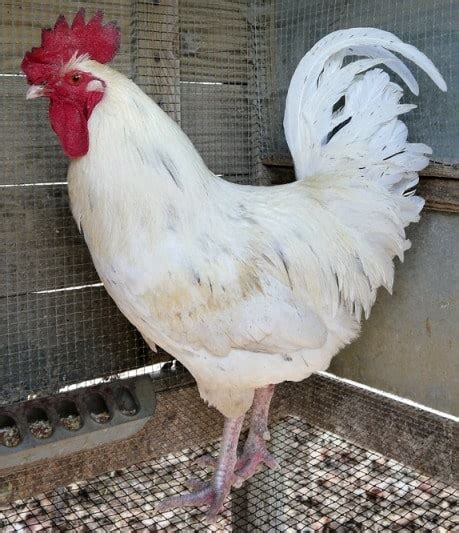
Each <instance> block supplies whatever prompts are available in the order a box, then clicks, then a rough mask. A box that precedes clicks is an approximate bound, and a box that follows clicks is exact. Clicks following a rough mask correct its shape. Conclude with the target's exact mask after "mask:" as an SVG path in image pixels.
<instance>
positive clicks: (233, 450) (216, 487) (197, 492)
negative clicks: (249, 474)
mask: <svg viewBox="0 0 459 533" xmlns="http://www.w3.org/2000/svg"><path fill="white" fill-rule="evenodd" d="M244 418H245V416H244V415H243V416H240V417H239V418H225V425H224V428H223V437H222V442H221V445H220V454H219V456H218V462H217V468H216V470H215V473H214V475H213V477H212V480H211V481H210V483H204V482H201V481H191V482H190V483H189V487H190V488H191V489H192V492H190V493H187V494H182V495H180V496H172V497H170V498H166V499H165V500H163V501H162V502H160V503H159V504H158V506H157V507H156V510H157V512H159V513H164V512H166V511H169V510H171V509H175V508H176V507H199V506H201V505H209V506H210V507H209V510H208V512H207V518H208V519H209V521H211V522H214V521H215V519H216V517H217V515H218V513H219V512H220V511H221V509H222V507H223V503H224V501H225V499H226V497H227V496H228V494H229V493H230V490H231V486H232V484H233V481H234V468H235V466H236V460H237V444H238V441H239V435H240V433H241V428H242V423H243V422H244Z"/></svg>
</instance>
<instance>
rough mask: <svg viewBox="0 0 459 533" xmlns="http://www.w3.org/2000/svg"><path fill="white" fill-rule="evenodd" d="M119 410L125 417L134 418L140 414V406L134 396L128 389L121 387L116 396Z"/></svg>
mask: <svg viewBox="0 0 459 533" xmlns="http://www.w3.org/2000/svg"><path fill="white" fill-rule="evenodd" d="M115 401H116V405H117V406H118V409H119V410H120V412H121V413H122V414H123V415H126V416H134V415H136V414H137V413H138V412H139V406H138V404H137V402H136V400H135V398H134V395H133V394H132V392H131V391H130V390H129V389H128V388H127V387H120V388H119V389H118V390H117V391H116V394H115Z"/></svg>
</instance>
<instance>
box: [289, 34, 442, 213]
mask: <svg viewBox="0 0 459 533" xmlns="http://www.w3.org/2000/svg"><path fill="white" fill-rule="evenodd" d="M392 51H393V52H398V53H399V54H400V55H402V56H404V57H405V58H407V59H410V60H411V61H413V62H414V63H415V64H416V65H418V66H419V67H420V68H422V69H423V70H424V71H425V72H426V73H427V74H428V76H429V77H430V78H431V79H432V80H433V81H434V83H436V85H437V86H438V87H439V88H440V89H441V90H442V91H446V83H445V80H444V79H443V78H442V76H441V74H440V73H439V72H438V70H437V69H436V67H435V66H434V64H433V63H432V61H430V59H428V58H427V57H426V56H425V55H424V54H423V53H421V52H420V51H419V50H418V49H417V48H415V47H414V46H412V45H409V44H406V43H403V42H402V41H401V40H400V39H398V38H397V37H396V36H395V35H393V34H391V33H389V32H387V31H383V30H378V29H374V28H354V29H349V30H342V31H336V32H334V33H331V34H330V35H327V36H326V37H324V38H323V39H321V40H320V41H319V42H318V43H316V44H315V46H314V47H313V48H312V49H311V50H310V51H309V52H308V53H307V54H306V55H305V56H304V57H303V59H302V60H301V61H300V63H299V65H298V67H297V69H296V71H295V73H294V75H293V78H292V81H291V83H290V87H289V90H288V94H287V102H286V109H285V117H284V129H285V135H286V138H287V143H288V146H289V148H290V152H291V154H292V157H293V161H294V165H295V173H296V177H297V179H304V178H306V177H307V176H312V175H314V174H323V173H336V172H339V173H341V174H343V173H349V174H351V175H352V176H356V175H360V176H362V178H367V179H371V180H379V181H380V182H381V183H382V184H383V185H384V186H385V187H387V188H388V189H390V190H392V191H394V192H395V193H397V194H402V195H409V194H413V187H414V186H415V185H416V184H417V183H418V181H419V178H418V175H417V172H418V171H419V170H422V169H423V168H424V167H426V166H427V165H428V162H429V159H428V154H430V153H431V149H430V148H429V147H428V146H426V145H425V144H417V143H416V144H414V143H408V142H407V133H408V132H407V128H406V126H405V124H404V123H403V122H401V121H400V120H398V115H400V114H402V113H406V112H408V111H410V110H411V109H413V108H415V107H416V106H415V105H410V104H400V103H399V102H400V99H401V97H402V95H403V90H402V88H401V87H400V86H399V85H397V84H396V83H394V82H392V81H390V78H389V75H388V74H387V73H386V72H384V71H383V70H381V69H380V68H374V67H376V65H378V64H383V65H386V66H387V67H388V68H390V69H391V70H392V71H393V72H395V73H396V74H398V76H400V78H401V79H402V80H403V81H404V82H405V83H406V85H407V86H408V87H409V89H410V90H411V92H413V93H414V94H415V95H417V94H419V87H418V84H417V82H416V80H415V78H414V77H413V75H412V74H411V72H410V71H409V69H408V68H407V67H406V65H405V64H404V63H403V62H402V61H401V60H400V59H399V58H398V57H397V56H395V55H394V54H393V53H392ZM346 56H363V57H364V59H362V58H360V59H357V60H355V61H352V62H350V63H348V64H346V65H345V66H343V60H344V58H345V57H346ZM421 208H422V205H421V206H420V208H419V210H420V209H421Z"/></svg>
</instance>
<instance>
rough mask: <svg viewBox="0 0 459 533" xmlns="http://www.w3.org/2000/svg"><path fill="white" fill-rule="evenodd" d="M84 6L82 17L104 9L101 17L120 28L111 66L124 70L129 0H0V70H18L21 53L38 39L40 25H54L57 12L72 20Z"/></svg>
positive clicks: (128, 61) (128, 44)
mask: <svg viewBox="0 0 459 533" xmlns="http://www.w3.org/2000/svg"><path fill="white" fill-rule="evenodd" d="M82 6H83V7H84V8H85V9H86V20H88V19H89V17H91V16H92V15H93V14H94V13H95V12H96V10H97V9H102V11H103V12H104V15H105V16H104V20H105V21H107V22H110V21H112V20H115V21H117V23H118V25H119V26H120V28H121V37H122V40H121V48H120V51H119V53H118V55H117V57H116V58H115V60H114V61H113V66H114V67H115V68H117V69H119V70H120V71H122V72H124V73H125V74H129V72H130V69H131V58H130V54H131V52H130V48H131V39H130V21H131V2H130V0H117V1H116V2H113V1H111V0H86V1H85V2H81V1H78V0H66V1H65V2H63V1H62V0H53V1H50V2H41V3H37V2H36V1H34V0H3V2H2V8H1V10H2V12H1V16H0V49H1V51H2V52H1V54H0V73H1V74H5V73H18V72H20V65H21V61H22V58H23V56H24V53H25V52H27V51H28V50H30V49H31V48H32V47H33V46H39V45H40V42H41V30H42V28H49V27H51V26H53V25H54V23H55V22H56V20H57V17H58V16H59V15H60V14H63V15H65V16H66V18H67V20H70V21H71V20H73V17H74V15H75V14H76V12H77V11H78V9H79V8H80V7H82Z"/></svg>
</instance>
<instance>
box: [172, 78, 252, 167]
mask: <svg viewBox="0 0 459 533" xmlns="http://www.w3.org/2000/svg"><path fill="white" fill-rule="evenodd" d="M181 96H182V100H181V103H182V127H183V129H184V130H185V132H186V133H187V134H188V135H189V137H190V138H191V140H192V142H193V144H194V145H195V146H196V148H197V150H198V151H199V153H200V154H201V156H202V157H203V159H204V161H205V162H206V163H207V165H208V166H209V168H210V169H211V170H212V171H213V172H215V174H228V175H234V174H248V173H249V172H250V170H251V164H250V163H251V153H250V150H251V146H250V122H249V101H248V98H247V91H246V88H245V87H243V86H238V85H205V84H195V83H182V84H181Z"/></svg>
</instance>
